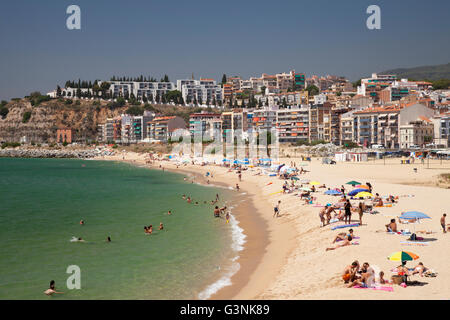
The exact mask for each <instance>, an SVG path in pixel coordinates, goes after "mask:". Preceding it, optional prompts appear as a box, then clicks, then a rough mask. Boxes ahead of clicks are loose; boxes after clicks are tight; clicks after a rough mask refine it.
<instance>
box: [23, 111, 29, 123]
mask: <svg viewBox="0 0 450 320" xmlns="http://www.w3.org/2000/svg"><path fill="white" fill-rule="evenodd" d="M30 118H31V111H26V112H24V114H23V116H22V123H27V122H28V121H29V120H30Z"/></svg>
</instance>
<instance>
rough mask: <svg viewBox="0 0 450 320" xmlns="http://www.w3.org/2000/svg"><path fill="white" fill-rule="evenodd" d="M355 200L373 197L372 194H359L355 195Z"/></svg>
mask: <svg viewBox="0 0 450 320" xmlns="http://www.w3.org/2000/svg"><path fill="white" fill-rule="evenodd" d="M356 197H357V198H365V197H373V194H371V193H370V192H359V193H358V194H357V195H356Z"/></svg>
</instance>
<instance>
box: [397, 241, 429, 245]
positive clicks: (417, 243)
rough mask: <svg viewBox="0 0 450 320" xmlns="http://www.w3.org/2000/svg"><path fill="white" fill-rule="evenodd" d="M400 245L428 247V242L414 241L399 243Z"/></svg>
mask: <svg viewBox="0 0 450 320" xmlns="http://www.w3.org/2000/svg"><path fill="white" fill-rule="evenodd" d="M400 244H403V245H406V246H428V245H430V244H429V243H428V242H416V241H400Z"/></svg>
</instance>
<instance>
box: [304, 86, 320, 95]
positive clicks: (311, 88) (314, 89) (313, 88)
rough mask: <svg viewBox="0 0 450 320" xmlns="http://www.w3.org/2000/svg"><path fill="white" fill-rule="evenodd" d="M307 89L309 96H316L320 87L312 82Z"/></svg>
mask: <svg viewBox="0 0 450 320" xmlns="http://www.w3.org/2000/svg"><path fill="white" fill-rule="evenodd" d="M306 91H308V95H309V96H316V95H318V94H319V88H317V87H316V86H315V85H313V84H310V85H309V86H308V87H307V88H306Z"/></svg>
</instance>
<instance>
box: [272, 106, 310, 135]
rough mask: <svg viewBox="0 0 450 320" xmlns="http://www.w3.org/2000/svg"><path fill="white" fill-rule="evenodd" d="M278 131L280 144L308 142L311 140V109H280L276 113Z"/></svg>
mask: <svg viewBox="0 0 450 320" xmlns="http://www.w3.org/2000/svg"><path fill="white" fill-rule="evenodd" d="M276 129H277V132H278V141H279V142H280V143H296V142H299V141H304V142H307V141H308V139H309V109H308V108H307V107H306V106H304V107H301V108H292V109H280V110H278V111H277V112H276Z"/></svg>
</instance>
